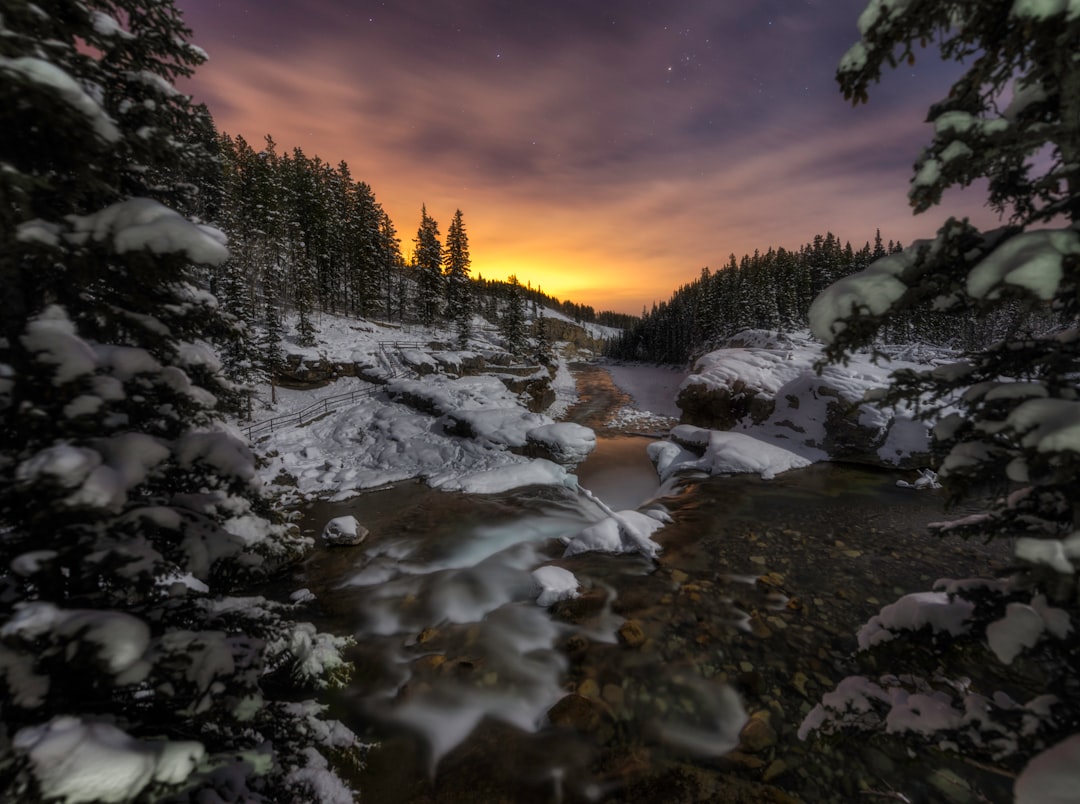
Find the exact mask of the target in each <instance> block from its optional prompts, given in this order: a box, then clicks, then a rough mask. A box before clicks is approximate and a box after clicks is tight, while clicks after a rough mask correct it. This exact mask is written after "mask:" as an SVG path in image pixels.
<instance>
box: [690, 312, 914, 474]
mask: <svg viewBox="0 0 1080 804" xmlns="http://www.w3.org/2000/svg"><path fill="white" fill-rule="evenodd" d="M729 343H730V345H729V346H728V347H727V348H724V349H718V350H716V351H713V352H710V353H709V354H707V355H705V356H703V357H702V358H700V359H699V360H698V362H697V364H696V365H695V367H694V372H693V373H692V374H690V375H689V376H688V377H687V378H686V380H685V381H684V382H683V384H682V386H681V388H680V391H679V398H678V404H679V406H680V407H681V408H682V411H683V421H688V422H691V423H693V424H696V425H700V426H702V427H709V428H716V429H720V430H732V431H740V432H743V433H746V434H747V435H750V436H753V437H754V438H757V439H759V440H761V441H767V442H770V443H775V444H778V445H780V446H782V447H783V448H785V449H787V450H789V451H792V452H794V453H796V454H797V455H800V456H802V457H804V458H809V459H811V460H824V459H829V458H832V459H839V460H848V461H854V462H859V463H867V464H870V465H875V466H889V467H894V466H898V467H903V466H914V465H918V464H919V463H921V462H923V461H924V460H926V458H927V456H928V450H929V431H928V428H927V426H926V425H925V424H924V423H923V422H920V421H918V420H917V419H916V418H915V416H914V415H913V412H912V411H910V410H908V409H906V408H904V409H902V408H897V409H892V410H888V409H881V408H878V407H877V406H875V405H873V404H871V403H870V402H868V401H866V400H867V399H869V398H870V397H872V395H873V394H874V393H875V392H877V391H879V390H880V389H882V388H884V387H886V386H887V385H888V384H889V374H890V372H891V371H893V370H895V369H901V368H906V369H919V368H922V367H923V366H922V365H921V364H918V363H912V362H910V361H907V360H899V359H897V360H892V361H890V362H888V363H887V364H885V365H876V364H874V363H873V362H872V361H871V359H870V356H869V355H866V354H856V355H852V357H851V361H850V362H849V364H848V365H846V366H838V365H828V366H825V368H824V369H823V370H822V372H821V374H818V372H817V370H816V366H817V364H818V363H819V362H820V361H821V360H822V358H823V350H822V347H821V346H820V344H817V343H814V342H813V341H811V340H810V339H809V338H806V337H803V336H798V335H779V334H774V333H766V332H760V331H755V330H750V331H747V332H743V333H740V334H739V335H736V336H735V337H734V338H733V339H731V341H730V342H729Z"/></svg>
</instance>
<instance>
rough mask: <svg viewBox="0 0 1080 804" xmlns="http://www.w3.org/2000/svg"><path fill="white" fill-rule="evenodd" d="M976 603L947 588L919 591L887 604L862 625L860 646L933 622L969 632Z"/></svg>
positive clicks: (956, 632) (955, 631) (954, 631)
mask: <svg viewBox="0 0 1080 804" xmlns="http://www.w3.org/2000/svg"><path fill="white" fill-rule="evenodd" d="M974 611H975V604H974V603H972V602H970V601H968V600H964V599H963V598H960V597H956V596H952V595H949V594H946V593H945V592H915V593H913V594H910V595H904V596H903V597H902V598H900V599H899V600H897V601H896V602H895V603H890V604H889V605H887V606H885V607H884V608H883V609H882V610H881V612H880V613H879V614H876V615H874V616H873V617H871V618H870V620H869V621H868V622H867V623H866V624H865V625H864V626H863V627H862V628H860V629H859V633H858V640H859V649H860V650H866V649H867V648H869V647H871V646H873V645H877V644H878V643H880V642H888V641H889V640H891V639H893V638H895V637H896V632H897V631H918V630H919V629H920V628H923V627H924V626H929V627H930V628H931V629H932V630H933V631H935V632H941V631H945V632H947V633H949V634H951V635H952V636H959V635H960V634H964V633H966V632H967V630H968V628H969V625H968V618H969V617H970V616H971V614H972V613H973V612H974Z"/></svg>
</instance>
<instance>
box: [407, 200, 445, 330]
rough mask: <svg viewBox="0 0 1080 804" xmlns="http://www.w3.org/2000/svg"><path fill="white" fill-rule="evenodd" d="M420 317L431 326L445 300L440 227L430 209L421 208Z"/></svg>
mask: <svg viewBox="0 0 1080 804" xmlns="http://www.w3.org/2000/svg"><path fill="white" fill-rule="evenodd" d="M415 243H416V250H415V251H414V252H413V262H414V264H415V268H416V316H417V318H419V319H420V323H421V324H424V325H425V326H431V325H432V324H433V323H435V319H436V318H437V317H438V315H439V303H440V300H441V297H442V293H441V291H442V285H443V275H442V244H440V243H439V224H437V223H436V222H435V219H434V218H432V217H430V216H429V215H428V214H427V205H424V206H421V208H420V228H419V229H417V230H416V240H415Z"/></svg>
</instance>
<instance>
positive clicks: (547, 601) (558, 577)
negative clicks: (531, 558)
mask: <svg viewBox="0 0 1080 804" xmlns="http://www.w3.org/2000/svg"><path fill="white" fill-rule="evenodd" d="M532 577H533V580H534V581H535V582H536V586H537V588H538V589H539V590H540V592H539V595H538V596H537V598H536V605H538V606H544V607H547V606H551V605H553V604H555V603H558V602H559V601H560V600H571V599H573V598H575V597H579V596H580V593H579V592H578V586H579V584H578V579H577V578H576V577H574V573H572V572H570V571H569V570H565V569H563V568H562V567H551V566H548V567H539V568H538V569H534V570H533V571H532Z"/></svg>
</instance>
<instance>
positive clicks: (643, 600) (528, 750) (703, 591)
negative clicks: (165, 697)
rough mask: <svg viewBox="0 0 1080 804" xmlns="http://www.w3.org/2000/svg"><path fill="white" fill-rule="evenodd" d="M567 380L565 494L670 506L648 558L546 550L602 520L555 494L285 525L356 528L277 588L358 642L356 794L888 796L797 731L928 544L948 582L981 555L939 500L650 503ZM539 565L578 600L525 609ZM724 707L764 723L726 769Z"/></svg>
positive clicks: (881, 768) (807, 497)
mask: <svg viewBox="0 0 1080 804" xmlns="http://www.w3.org/2000/svg"><path fill="white" fill-rule="evenodd" d="M581 371H582V373H581V375H580V380H581V387H582V400H581V404H580V405H579V406H578V407H577V408H576V409H574V410H572V411H571V412H570V414H569V416H568V418H570V419H571V420H574V421H578V422H580V423H583V424H587V425H589V426H592V427H594V429H596V430H597V431H598V433H599V434H600V438H599V441H598V445H597V449H596V450H595V452H594V453H593V454H592V455H591V456H590V457H589V459H588V460H587V461H586V462H585V463H583V464H582V465H581V466H580V467H579V468H578V476H579V480H580V483H581V485H582V486H584V487H585V488H588V489H590V490H591V491H592V492H593V493H594V494H596V495H597V496H598V497H599V498H600V499H601V500H603V501H604V503H605V504H606V505H608V506H610V507H611V508H614V509H616V510H618V509H624V508H635V507H638V506H641V505H647V506H650V507H656V506H658V505H661V504H662V505H663V506H664V508H665V509H666V510H668V511H670V513H671V514H672V516H673V517H674V522H673V523H672V524H670V525H669V526H668V527H666V528H665V529H663V530H661V531H659V532H658V533H657V534H655V536H654V538H655V539H656V541H658V542H659V543H660V544H661V545H662V547H663V552H662V554H661V555H660V557H659V559H658V560H657V561H652V560H648V559H645V558H642V557H640V556H633V555H629V556H628V555H622V556H612V555H602V554H596V553H587V554H582V555H577V556H573V557H571V558H562V552H563V544H562V542H561V541H560V538H566V537H569V536H572V535H573V534H575V533H577V532H578V531H580V530H581V529H582V528H584V527H586V526H588V525H589V524H591V523H594V522H597V521H599V520H600V519H602V518H603V517H604V516H605V510H604V507H603V506H602V505H599V504H597V503H596V502H594V501H593V500H591V499H589V497H587V496H584V495H581V494H577V493H574V492H572V491H571V490H568V489H561V488H555V489H552V488H532V489H525V490H517V491H514V492H511V493H506V494H499V495H485V496H477V495H461V494H455V493H446V492H439V491H432V490H430V489H428V488H426V487H424V486H422V485H420V484H416V483H403V484H398V485H397V486H395V487H393V488H389V489H383V490H378V491H374V492H369V493H366V494H363V495H360V496H358V497H356V498H353V499H351V500H348V501H345V502H340V503H334V504H330V503H326V502H321V503H316V504H315V505H313V506H312V507H311V508H310V510H308V511H307V512H305V523H306V524H307V526H308V527H309V528H310V529H312V530H316V531H317V530H318V529H319V528H321V525H322V524H323V523H324V522H325V521H327V520H328V519H329V518H331V517H334V516H341V515H343V514H353V515H355V516H356V517H357V519H358V520H359V521H360V522H361V523H362V524H363V525H365V526H366V527H367V528H369V529H370V531H371V534H370V536H369V538H368V539H367V541H366V542H365V543H364V544H363V545H361V546H359V547H354V548H347V549H343V548H333V549H329V548H328V549H320V550H317V551H316V552H315V553H314V554H313V556H312V557H311V558H310V559H309V560H308V561H307V562H306V563H305V565H304V566H303V568H302V571H301V577H300V578H299V579H295V580H299V581H300V582H302V583H303V585H306V586H308V587H310V588H311V589H312V590H313V591H315V592H316V594H317V595H318V597H319V599H320V601H321V603H322V605H323V607H324V609H325V616H326V621H325V622H324V623H322V624H323V625H325V626H327V627H329V628H332V629H334V630H336V631H337V632H339V633H350V634H353V635H354V636H355V638H356V640H357V643H358V644H357V647H356V648H355V649H354V650H353V651H352V654H351V657H350V658H352V659H353V660H354V661H355V662H356V665H357V674H356V677H355V678H354V680H353V682H352V683H351V685H350V686H349V688H348V689H347V690H344V691H342V692H341V693H339V694H338V695H337V696H336V697H335V698H334V700H333V701H332V707H333V710H334V712H335V714H336V715H337V716H338V717H339V718H341V719H342V720H344V721H345V722H346V723H347V724H348V725H349V726H350V727H352V728H353V729H354V730H355V731H357V732H358V733H359V734H361V736H362V737H364V738H365V739H370V740H373V741H377V742H378V743H379V747H378V748H376V749H375V750H373V751H372V752H371V754H370V757H369V761H368V763H367V766H366V768H364V769H363V770H362V771H360V772H358V775H357V776H356V778H355V781H356V783H357V785H358V786H359V787H360V789H361V790H362V791H364V794H365V797H366V800H367V801H372V802H412V801H455V802H456V801H460V802H466V801H468V802H472V801H476V802H486V801H513V802H529V801H538V802H549V801H550V802H557V801H598V800H604V801H608V800H610V801H628V802H629V801H654V800H655V801H696V800H715V801H786V800H792V799H791V798H785V796H789V795H795V796H799V797H801V798H804V799H805V800H844V799H845V796H846V795H847V794H848V793H850V794H851V795H856V794H857V792H858V783H859V781H860V779H863V778H865V777H869V781H870V782H873V781H874V780H876V779H882V778H884V779H892V780H893V781H901V782H902V781H904V780H905V779H908V778H909V777H910V773H909V772H908V771H906V770H905V769H904V768H903V767H902V766H900V765H898V764H897V760H896V758H895V757H891V756H886V755H884V754H877V753H873V752H871V751H870V750H869V749H867V750H865V751H856V752H853V754H852V755H851V756H850V757H839V756H834V755H829V754H827V753H826V754H822V753H820V752H816V751H812V750H810V749H808V748H807V747H805V746H803V745H801V744H799V743H798V741H797V740H796V739H795V738H794V731H795V729H797V727H798V723H799V721H800V720H801V718H802V716H803V715H804V714H805V713H806V712H807V711H808V710H809V708H810V706H811V705H812V703H813V702H815V701H816V700H817V699H818V698H819V697H820V695H821V694H822V693H824V692H827V691H828V690H829V689H831V686H832V685H833V684H835V682H836V681H837V680H839V678H841V677H843V676H844V675H847V674H848V673H850V672H851V650H852V648H853V646H854V640H853V634H854V632H855V630H856V628H857V627H858V625H859V623H861V622H862V621H864V620H865V619H866V618H867V617H868V616H870V615H872V614H873V613H875V612H876V611H877V609H878V608H880V606H881V605H882V604H884V603H886V602H889V601H890V600H892V599H893V598H894V597H896V596H897V595H898V594H901V593H904V592H907V591H914V590H917V589H924V588H928V587H929V585H930V583H932V582H933V580H934V579H935V578H936V577H937V574H938V569H937V568H938V567H940V566H941V565H942V563H943V561H942V551H943V550H945V551H947V553H948V560H949V562H950V565H951V566H953V567H955V568H956V572H958V573H960V572H970V571H975V570H978V569H982V568H983V567H984V565H986V564H987V563H988V562H989V561H990V560H991V559H992V558H993V557H995V556H994V554H993V551H992V550H990V549H989V548H972V547H971V546H970V545H963V546H959V545H949V546H946V547H942V546H941V545H940V544H939V543H937V542H932V541H931V540H929V539H928V538H927V537H926V536H925V535H924V531H923V525H924V523H925V522H926V521H929V520H931V519H933V518H937V517H939V516H940V514H941V501H940V500H939V499H938V498H937V496H936V495H934V494H932V493H924V492H912V491H907V490H900V489H897V488H896V486H895V479H896V476H895V475H891V474H889V473H884V472H875V471H870V470H865V469H855V468H851V467H841V466H834V465H819V466H815V467H811V468H810V469H807V470H803V471H800V472H793V473H789V474H788V475H783V476H781V477H780V478H778V479H777V480H774V481H769V482H764V481H761V480H759V479H757V478H751V477H737V478H722V479H709V478H698V479H695V480H691V481H688V482H686V483H685V484H684V485H682V486H680V487H678V488H668V489H665V490H664V494H665V496H664V497H663V501H662V503H660V502H658V501H656V500H654V498H655V497H656V496H657V495H658V494H660V493H661V492H660V489H658V484H657V478H656V475H655V473H654V472H653V470H652V466H651V464H650V463H649V461H648V458H647V457H646V453H645V447H646V445H647V443H648V439H645V438H640V437H632V436H625V435H620V434H617V433H611V432H609V431H607V430H606V429H605V422H606V421H607V417H608V416H609V415H610V413H611V412H612V411H613V410H615V409H617V407H619V406H620V405H622V404H624V403H625V401H626V398H625V396H624V395H622V394H621V393H620V392H619V391H618V389H616V388H615V387H614V386H613V385H612V384H611V382H610V378H608V377H607V375H606V373H605V372H603V371H602V370H601V369H598V368H596V367H588V368H583V369H582V370H581ZM544 564H552V565H556V566H560V567H563V568H565V569H568V570H570V571H571V572H573V573H574V574H575V576H576V577H577V579H578V581H579V583H580V584H581V588H582V592H583V594H582V595H581V596H580V597H579V598H578V599H576V600H568V601H563V602H560V603H557V604H556V605H555V606H553V607H551V608H550V609H544V608H541V607H539V606H537V605H536V603H535V598H536V596H537V593H538V591H539V590H538V589H537V588H536V585H535V583H534V581H533V579H532V575H531V572H532V570H533V569H535V568H536V567H538V566H541V565H544ZM744 710H745V712H750V713H753V712H759V713H764V714H765V716H766V719H767V720H768V722H769V730H768V732H766V737H767V739H764V740H763V741H762V745H760V746H755V747H754V750H753V751H738V752H736V753H735V754H729V752H730V751H731V749H733V748H735V747H736V744H737V743H738V728H739V725H740V724H741V723H742V720H743V717H744ZM770 735H771V736H770ZM742 748H746V746H745V745H744V746H742ZM868 752H869V753H868ZM919 784H922V785H923V787H926V785H927V784H928V783H923V782H920V783H919ZM920 789H921V788H920ZM927 789H929V788H927ZM926 800H938V799H935V798H933V797H931V798H928V799H926Z"/></svg>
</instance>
